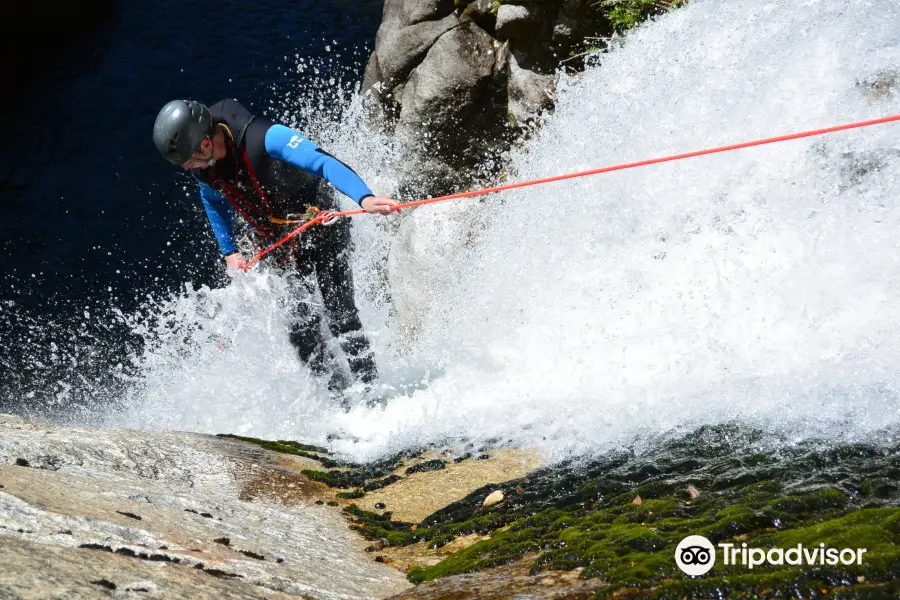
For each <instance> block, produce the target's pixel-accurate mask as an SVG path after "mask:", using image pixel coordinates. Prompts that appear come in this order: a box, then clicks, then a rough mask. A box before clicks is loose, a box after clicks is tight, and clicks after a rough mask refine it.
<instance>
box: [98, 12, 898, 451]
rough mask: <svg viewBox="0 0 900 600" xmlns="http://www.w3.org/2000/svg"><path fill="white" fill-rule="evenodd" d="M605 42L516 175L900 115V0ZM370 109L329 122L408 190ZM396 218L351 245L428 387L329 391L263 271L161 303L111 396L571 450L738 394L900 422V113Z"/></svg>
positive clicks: (840, 426)
mask: <svg viewBox="0 0 900 600" xmlns="http://www.w3.org/2000/svg"><path fill="white" fill-rule="evenodd" d="M598 62H599V63H601V64H596V65H593V66H591V67H590V68H589V69H588V70H587V72H585V73H584V74H583V75H581V76H575V77H563V78H562V80H561V81H560V84H559V86H558V90H557V94H556V101H557V108H556V111H555V114H554V115H552V117H550V118H549V119H548V120H547V121H546V123H545V124H544V126H543V128H542V129H541V130H540V132H539V133H538V134H537V135H536V136H535V138H534V139H532V140H531V141H529V142H528V143H527V144H526V146H525V147H524V148H523V149H521V150H517V151H516V152H514V154H513V155H512V157H511V165H512V167H511V173H512V177H511V178H512V179H514V180H523V179H530V178H535V177H543V176H549V175H555V174H560V173H565V172H571V171H576V170H583V169H589V168H595V167H600V166H605V165H610V164H615V163H620V162H627V161H633V160H640V159H644V158H651V157H656V156H662V155H666V154H670V153H680V152H687V151H691V150H697V149H702V148H706V147H711V146H715V145H721V144H729V143H736V142H741V141H745V140H751V139H757V138H762V137H768V136H774V135H781V134H786V133H791V132H795V131H801V130H805V129H813V128H819V127H826V126H830V125H837V124H841V123H847V122H852V121H858V120H864V119H871V118H877V117H881V116H886V115H891V114H898V113H900V4H898V3H897V2H896V1H895V0H868V1H863V0H818V1H816V0H810V1H806V2H796V1H792V0H782V1H766V0H748V1H746V2H717V1H712V0H696V1H693V2H691V4H690V5H689V6H687V7H686V8H683V9H679V10H676V11H674V12H672V13H670V14H668V15H666V16H665V17H663V18H660V19H659V20H658V21H656V22H653V23H650V24H647V25H646V26H644V27H641V28H640V29H639V30H637V31H635V32H633V33H632V34H630V35H629V36H628V38H627V40H626V41H625V42H624V43H623V44H621V45H618V46H617V47H616V48H615V49H614V50H612V51H610V52H609V53H606V54H603V55H602V56H600V57H599V61H598ZM892 82H893V83H892ZM891 86H893V87H891ZM354 107H355V105H354ZM354 107H351V108H349V109H348V114H347V116H346V119H345V124H344V126H343V127H341V128H340V129H336V128H334V127H332V128H325V129H323V130H322V131H321V132H319V133H318V134H317V135H316V134H312V133H311V135H312V137H313V138H314V139H317V141H320V142H321V143H322V145H324V146H325V147H327V148H329V149H331V150H332V151H333V152H334V153H335V154H337V155H339V156H341V157H342V158H343V159H345V160H346V161H347V162H349V163H350V164H353V165H354V166H355V167H357V168H358V170H359V171H360V172H361V173H362V174H363V175H364V177H365V178H366V179H367V180H368V181H370V184H371V185H372V187H373V188H375V189H376V191H380V192H389V191H390V190H391V189H392V186H393V185H394V182H393V180H392V173H393V172H396V171H397V169H395V168H394V167H392V165H391V162H390V153H388V152H385V151H384V149H383V144H384V140H381V139H379V138H378V137H377V136H373V135H372V134H370V133H366V132H365V131H363V130H362V129H360V128H356V127H349V126H347V125H346V123H352V122H354V121H356V122H359V119H357V118H356V112H355V111H356V110H357V109H356V108H354ZM309 108H310V110H314V109H315V107H314V106H311V107H309ZM395 218H396V217H395ZM387 223H388V221H387V220H386V219H380V218H375V217H368V216H367V217H362V218H359V219H358V220H357V221H356V229H355V237H356V241H357V252H356V255H355V258H354V261H355V267H356V272H357V296H358V299H359V305H360V307H361V310H362V313H363V319H364V322H365V325H366V327H367V329H368V331H369V332H370V333H371V336H372V339H373V342H374V345H375V348H376V352H377V359H378V363H379V367H380V369H381V372H382V374H383V379H384V381H385V382H386V383H387V384H390V385H393V386H395V387H398V386H400V385H404V384H411V385H413V387H412V388H410V389H405V390H399V391H397V392H394V394H395V397H394V398H393V399H392V400H391V402H390V403H389V405H388V406H387V408H386V409H365V408H362V407H360V408H357V409H355V410H353V411H351V412H350V413H344V412H342V411H341V410H340V409H338V408H337V407H333V406H331V405H329V404H328V403H327V402H326V401H325V400H324V399H323V398H322V394H321V392H319V391H318V388H317V387H316V385H315V384H314V382H312V381H311V380H310V378H309V374H308V372H307V371H306V369H305V368H303V367H302V366H300V365H299V363H298V360H297V359H296V357H295V355H294V352H293V350H292V348H291V347H290V345H289V343H288V341H287V339H286V335H285V329H286V326H287V322H288V319H289V313H288V311H287V309H286V308H285V307H286V306H287V305H289V304H290V300H289V299H290V298H291V291H290V289H289V287H288V285H287V283H285V282H284V281H283V280H282V279H279V278H278V277H275V276H273V275H266V274H254V275H249V276H240V277H237V278H236V279H235V281H234V282H233V283H232V284H231V285H230V286H229V287H227V288H225V289H220V290H213V291H210V290H200V291H190V292H185V294H183V295H182V296H181V297H179V298H174V299H171V300H168V301H166V302H164V303H162V304H161V305H160V306H156V307H152V308H151V307H148V309H147V313H146V314H155V315H159V314H164V315H166V320H167V321H168V322H167V323H166V324H165V325H164V326H160V327H159V328H158V330H157V331H149V330H148V332H147V333H146V337H147V339H148V340H150V345H149V346H148V349H147V352H146V353H145V355H144V357H143V358H141V359H140V360H141V369H142V373H143V376H142V379H141V381H140V382H137V383H136V384H135V386H134V388H133V390H134V391H133V393H132V394H131V396H130V397H129V398H127V399H126V401H125V403H126V405H127V410H125V411H124V413H122V414H117V415H116V416H115V417H113V419H112V420H113V421H114V422H116V423H123V424H128V425H137V426H143V427H155V428H177V429H192V430H202V431H210V432H226V431H227V432H232V433H247V434H255V435H259V436H264V437H280V438H285V437H286V438H292V439H305V440H317V441H321V440H322V439H324V436H326V435H327V434H328V433H331V432H335V431H342V432H343V433H344V434H345V436H346V437H351V436H354V437H356V438H358V439H359V441H358V442H350V441H340V442H337V448H338V449H340V450H344V451H347V452H349V453H351V454H352V455H354V456H356V457H357V458H368V457H372V456H375V455H378V454H381V453H384V452H387V451H391V450H396V449H398V448H403V447H408V446H411V445H416V444H421V443H431V442H437V443H442V442H443V441H445V440H448V439H451V440H452V439H467V440H472V441H475V442H482V441H485V440H490V439H493V438H497V439H500V440H501V441H507V440H509V441H511V442H512V443H516V444H523V445H528V446H535V447H538V448H540V449H541V450H543V451H544V452H545V453H547V454H548V455H550V456H562V455H565V454H567V453H570V452H580V451H585V450H591V449H602V448H605V447H609V445H611V444H615V443H616V442H617V441H621V440H623V439H629V438H632V437H634V436H640V435H642V434H647V433H660V432H665V431H667V430H669V429H672V428H676V427H689V426H693V425H696V424H699V423H717V422H722V421H726V420H730V419H741V420H744V421H746V422H748V423H751V424H756V425H761V426H763V427H766V428H769V429H776V430H779V431H783V432H787V433H789V434H790V435H792V436H794V437H796V438H803V437H809V436H815V435H823V436H826V437H828V436H842V437H866V436H872V435H873V433H872V432H874V431H875V430H876V429H877V428H879V427H883V426H894V425H896V423H897V422H898V421H900V408H898V407H900V404H898V389H900V377H898V370H897V365H898V364H900V296H898V292H900V248H898V243H900V234H898V231H900V124H887V125H880V126H877V127H872V128H870V129H867V130H859V131H853V132H844V133H838V134H833V135H829V136H826V137H820V138H812V139H805V140H800V141H792V142H787V143H782V144H777V145H770V146H765V147H761V148H754V149H749V150H741V151H738V152H731V153H727V154H722V155H716V156H711V157H704V158H695V159H690V160H686V161H679V162H675V163H668V164H664V165H657V166H652V167H647V168H642V169H636V170H630V171H624V172H619V173H612V174H606V175H601V176H597V177H592V178H587V179H579V180H574V181H569V182H564V183H555V184H550V185H544V186H539V187H533V188H528V189H524V190H519V191H515V192H508V193H505V194H504V195H503V196H495V197H492V198H491V199H490V200H488V201H487V202H485V203H478V202H473V201H466V200H463V201H460V202H458V203H453V204H444V205H440V206H435V207H429V208H423V209H419V210H418V211H417V212H414V213H410V214H408V215H405V216H404V222H403V225H402V226H401V227H400V230H399V233H397V234H396V235H392V234H391V232H390V228H389V227H387ZM389 254H390V260H388V261H387V267H383V266H380V265H383V263H384V262H385V261H386V260H387V258H388V255H389ZM387 289H389V290H390V296H391V297H392V299H393V306H394V310H393V311H392V310H391V309H390V304H389V303H388V302H387V301H386V297H387V294H386V291H385V290H387ZM134 318H135V322H136V324H135V326H136V327H142V325H139V323H146V322H147V319H146V316H145V315H140V316H136V317H134ZM220 342H221V343H220Z"/></svg>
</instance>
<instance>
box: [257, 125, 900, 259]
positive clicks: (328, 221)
mask: <svg viewBox="0 0 900 600" xmlns="http://www.w3.org/2000/svg"><path fill="white" fill-rule="evenodd" d="M895 121H900V115H893V116H890V117H883V118H881V119H872V120H869V121H858V122H856V123H848V124H845V125H837V126H835V127H827V128H825V129H813V130H810V131H801V132H799V133H792V134H789V135H782V136H778V137H770V138H764V139H760V140H754V141H750V142H742V143H740V144H731V145H728V146H719V147H716V148H707V149H705V150H697V151H694V152H687V153H684V154H674V155H671V156H664V157H661V158H652V159H649V160H642V161H638V162H631V163H624V164H620V165H613V166H611V167H602V168H599V169H591V170H589V171H579V172H577V173H567V174H565V175H556V176H554V177H545V178H543V179H532V180H530V181H522V182H519V183H511V184H507V185H501V186H497V187H490V188H485V189H480V190H470V191H468V192H459V193H457V194H450V195H448V196H439V197H437V198H425V199H422V200H416V201H414V202H404V203H403V204H398V205H396V206H394V207H392V208H391V211H392V212H393V211H400V210H403V209H406V208H412V207H414V206H422V205H424V204H433V203H436V202H446V201H448V200H458V199H460V198H471V197H474V196H485V195H488V194H495V193H497V192H502V191H505V190H512V189H517V188H523V187H529V186H533V185H541V184H544V183H552V182H554V181H563V180H565V179H575V178H577V177H588V176H590V175H600V174H601V173H611V172H612V171H624V170H625V169H634V168H637V167H646V166H649V165H655V164H659V163H664V162H670V161H674V160H683V159H686V158H694V157H697V156H705V155H707V154H716V153H719V152H730V151H732V150H740V149H742V148H751V147H753V146H762V145H765V144H774V143H777V142H786V141H789V140H797V139H800V138H806V137H812V136H817V135H824V134H827V133H835V132H838V131H846V130H848V129H861V128H863V127H870V126H872V125H880V124H883V123H891V122H895ZM244 156H245V159H246V152H245V153H244ZM246 160H247V164H248V167H249V159H246ZM251 176H252V171H251ZM253 180H254V182H255V181H256V178H255V177H253ZM257 185H258V184H257ZM258 190H259V188H258ZM362 214H366V211H365V210H364V209H357V210H346V211H331V210H329V211H320V212H319V214H318V215H317V216H315V217H314V218H312V219H310V220H308V221H306V222H305V223H303V224H302V225H300V226H299V227H298V228H296V229H294V230H293V231H292V232H290V233H289V234H287V235H286V236H284V237H283V238H281V239H280V240H278V241H277V242H275V243H273V244H271V245H269V246H268V247H267V248H265V249H263V250H262V251H260V252H259V253H257V254H256V256H254V257H253V258H252V259H251V260H250V261H248V262H247V264H246V265H244V266H243V267H241V269H242V270H243V271H245V272H246V271H248V270H249V269H250V268H251V267H253V265H255V264H256V263H258V262H259V261H260V260H261V259H263V258H264V257H265V256H267V255H268V254H269V253H271V252H273V251H274V250H275V249H277V248H279V247H280V246H282V245H283V244H285V243H287V242H291V241H292V240H294V241H293V242H292V244H293V243H296V240H295V238H296V237H297V236H298V235H300V234H301V233H303V232H304V231H306V230H307V229H309V228H310V227H312V226H313V225H316V224H322V225H333V224H334V223H335V222H336V221H337V220H338V219H340V218H341V217H352V216H356V215H362Z"/></svg>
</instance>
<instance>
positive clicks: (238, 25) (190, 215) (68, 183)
mask: <svg viewBox="0 0 900 600" xmlns="http://www.w3.org/2000/svg"><path fill="white" fill-rule="evenodd" d="M110 4H111V7H110V8H109V9H108V10H106V11H98V14H90V15H88V13H86V12H84V11H82V12H80V13H78V14H79V15H81V16H82V17H84V18H83V19H82V20H83V21H86V22H78V21H69V22H62V21H61V20H60V21H58V22H55V23H50V24H49V25H48V24H47V23H46V22H44V23H41V24H38V25H37V26H33V27H32V28H33V29H35V30H36V31H35V33H34V35H30V36H25V37H28V38H30V40H31V41H30V42H27V43H25V44H24V45H23V44H21V43H16V44H13V43H11V42H10V41H9V38H7V40H6V42H4V43H3V51H4V52H3V54H4V58H3V62H4V65H3V67H4V71H5V72H6V73H7V74H8V75H9V76H10V77H11V79H12V81H13V86H12V89H10V88H7V90H6V93H5V94H2V98H0V107H2V109H3V114H4V116H5V117H6V118H5V119H4V125H3V127H0V142H2V148H3V152H2V158H0V207H2V209H3V216H2V219H0V252H2V256H3V260H2V261H0V410H4V409H11V408H12V409H21V408H22V403H23V402H24V401H23V400H22V394H23V393H24V391H25V390H28V389H32V388H34V386H35V381H36V380H49V379H52V377H53V374H52V373H53V369H54V365H53V364H52V363H53V362H55V361H64V359H63V358H61V355H60V354H59V353H51V352H50V351H49V350H48V349H47V348H48V347H49V344H50V343H51V342H52V343H56V344H57V345H58V346H63V347H65V348H67V351H68V352H69V354H74V355H75V357H74V360H76V361H79V360H84V365H85V366H84V369H86V370H87V371H90V370H94V371H96V372H97V373H95V374H94V375H97V376H100V375H101V374H102V371H103V369H104V368H106V367H107V366H108V364H109V363H110V362H111V361H115V360H116V357H117V355H120V354H122V353H123V352H126V351H127V350H128V347H127V344H128V335H127V332H124V331H119V332H116V331H115V329H116V328H115V326H114V325H113V324H111V323H110V322H102V321H103V320H104V317H102V316H100V317H98V316H97V315H102V314H105V313H107V312H108V311H109V309H110V308H111V307H115V308H118V309H121V310H123V311H125V312H128V311H130V310H133V309H134V308H135V307H136V306H137V305H138V303H139V302H140V301H141V300H142V299H143V298H145V297H146V295H147V294H148V293H150V294H153V295H165V294H166V293H167V292H168V291H170V290H173V289H176V288H178V287H180V286H183V285H184V283H185V282H187V281H190V282H193V283H194V285H202V284H208V285H220V284H221V283H222V282H223V268H222V266H221V259H220V257H219V254H218V250H217V248H216V246H215V242H214V240H213V238H212V236H211V234H210V232H209V229H208V225H207V223H206V220H205V215H204V213H203V211H202V207H201V205H200V203H199V199H198V198H197V197H196V194H195V193H194V189H193V188H191V187H190V181H189V180H188V178H187V177H186V176H185V175H184V174H183V173H180V172H178V171H179V170H178V169H173V168H172V167H171V166H170V165H168V164H167V163H166V162H165V161H163V160H162V158H161V157H160V156H159V155H158V154H157V152H156V150H155V148H154V146H153V144H152V142H151V137H150V132H151V128H152V126H153V121H154V118H155V116H156V114H157V112H158V111H159V109H160V107H162V105H163V104H164V103H165V102H167V101H169V100H171V99H173V98H192V99H196V100H200V101H202V102H206V103H212V102H215V101H217V100H219V99H221V98H224V97H233V98H238V99H239V100H241V102H242V103H244V104H245V105H246V106H248V107H250V108H251V110H256V111H258V112H263V110H264V109H265V108H266V107H268V106H269V105H270V104H272V103H274V104H275V105H276V106H284V105H286V104H289V103H290V99H291V98H297V97H300V96H302V95H304V94H307V93H313V92H315V91H317V90H313V89H311V87H310V86H311V85H312V82H305V81H304V80H303V79H302V78H301V77H300V76H299V75H297V74H296V72H295V65H296V62H297V58H296V55H299V56H300V57H312V58H315V57H323V56H325V55H328V56H329V57H331V58H332V59H333V58H334V57H335V56H338V55H339V56H340V57H342V58H340V59H339V60H338V61H337V62H335V61H334V60H332V61H330V62H329V63H328V64H329V65H331V67H329V68H336V69H340V70H341V71H342V75H343V76H344V78H346V77H347V76H348V75H349V76H351V77H354V76H355V77H357V78H360V79H361V75H362V70H363V68H364V61H365V59H366V58H367V56H368V52H367V50H368V49H369V48H370V47H371V44H372V42H373V40H374V37H375V32H376V30H377V28H378V25H379V22H380V16H381V7H382V3H381V2H380V1H378V0H364V1H361V2H360V1H357V2H349V1H340V0H319V1H314V0H303V1H296V2H278V1H275V0H264V1H259V2H252V3H247V2H235V1H221V0H220V1H218V2H214V3H210V2H202V1H200V0H180V1H154V2H125V1H119V2H110ZM23 27H27V23H23ZM42 28H43V29H42ZM326 47H329V48H330V50H326ZM308 133H309V134H310V135H314V132H308ZM184 186H188V188H189V191H190V192H191V193H190V194H188V193H186V192H185V191H184V189H182V188H183V187H184ZM86 310H87V311H89V312H91V311H93V315H92V317H90V318H89V317H85V316H84V313H85V311H86ZM98 318H99V320H100V321H101V322H100V323H98V322H97V321H98ZM81 334H84V336H85V338H84V339H83V340H78V337H79V335H81ZM91 340H93V341H91ZM85 352H87V353H88V354H92V356H83V357H79V356H78V354H79V353H85ZM40 357H44V360H43V361H41V360H39V358H40ZM70 358H71V357H70ZM88 359H90V360H88ZM35 362H39V363H40V362H43V363H44V364H40V365H37V366H36V365H35ZM86 374H87V375H88V377H89V378H90V375H91V374H90V373H86ZM40 399H41V393H40V392H39V393H38V394H37V396H36V397H33V398H32V399H31V400H29V402H26V404H30V405H31V407H32V408H36V407H37V405H38V404H39V403H40Z"/></svg>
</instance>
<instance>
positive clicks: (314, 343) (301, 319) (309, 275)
mask: <svg viewBox="0 0 900 600" xmlns="http://www.w3.org/2000/svg"><path fill="white" fill-rule="evenodd" d="M298 250H299V251H298V252H297V254H296V257H295V259H296V260H295V263H296V267H297V276H298V277H299V280H300V289H301V295H302V296H303V297H302V298H301V299H300V302H299V303H298V305H297V311H296V315H295V320H294V322H293V324H292V325H291V329H290V332H289V334H288V339H290V341H291V344H292V345H293V346H294V347H295V348H296V349H297V354H299V356H300V360H302V361H303V362H304V363H306V364H307V366H309V369H310V370H311V371H312V372H313V374H314V375H316V376H319V377H321V376H323V375H326V374H327V366H326V347H325V341H324V340H323V339H322V325H321V323H322V313H321V310H319V307H317V306H315V305H314V304H313V299H314V298H315V292H316V276H315V267H314V263H313V261H312V260H310V258H311V254H312V253H311V251H310V249H309V248H301V249H298Z"/></svg>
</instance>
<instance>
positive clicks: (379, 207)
mask: <svg viewBox="0 0 900 600" xmlns="http://www.w3.org/2000/svg"><path fill="white" fill-rule="evenodd" d="M360 206H362V207H363V209H365V211H366V212H368V213H378V214H382V215H389V214H391V212H393V211H394V207H395V206H397V201H396V200H391V199H390V198H388V197H387V196H367V197H366V198H363V201H362V202H360Z"/></svg>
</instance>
